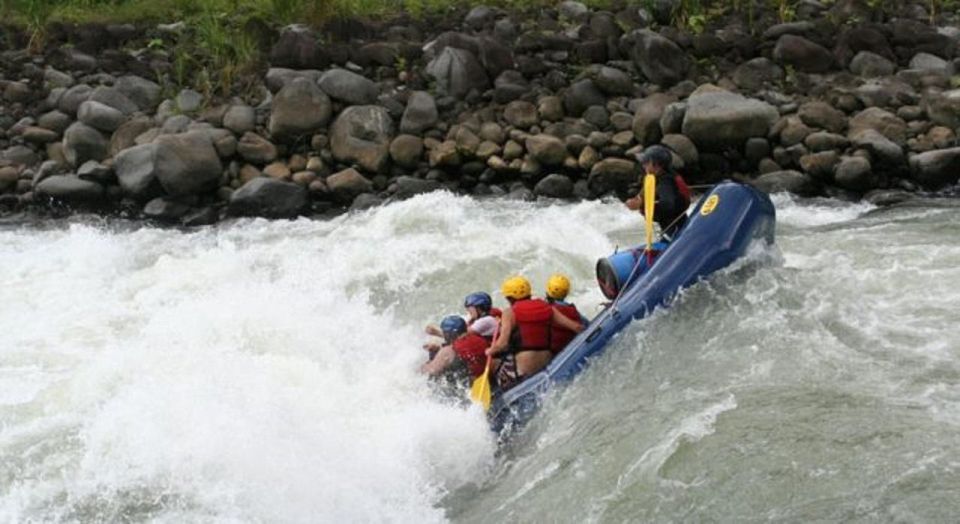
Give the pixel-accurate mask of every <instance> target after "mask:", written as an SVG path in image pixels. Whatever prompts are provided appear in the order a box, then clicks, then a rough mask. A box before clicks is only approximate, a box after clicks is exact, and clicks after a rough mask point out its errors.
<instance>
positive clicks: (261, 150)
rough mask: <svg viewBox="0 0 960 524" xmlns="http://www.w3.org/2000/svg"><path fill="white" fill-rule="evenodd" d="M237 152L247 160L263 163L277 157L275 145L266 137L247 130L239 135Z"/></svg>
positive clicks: (267, 162)
mask: <svg viewBox="0 0 960 524" xmlns="http://www.w3.org/2000/svg"><path fill="white" fill-rule="evenodd" d="M237 153H238V154H239V155H240V157H241V158H243V159H244V160H246V161H247V162H250V163H253V164H259V165H264V164H269V163H270V162H273V161H274V160H276V159H277V146H275V145H273V143H271V142H270V141H269V140H267V139H266V138H263V137H262V136H260V135H258V134H256V133H253V132H251V131H248V132H246V133H244V134H243V136H241V137H240V142H238V143H237Z"/></svg>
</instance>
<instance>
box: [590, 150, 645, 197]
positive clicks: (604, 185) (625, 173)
mask: <svg viewBox="0 0 960 524" xmlns="http://www.w3.org/2000/svg"><path fill="white" fill-rule="evenodd" d="M636 181H637V173H636V168H635V165H634V163H633V162H631V161H629V160H624V159H622V158H605V159H603V160H601V161H599V162H597V163H596V164H594V165H593V168H591V169H590V177H589V178H588V179H587V184H588V185H589V187H590V190H591V191H592V192H593V193H594V194H596V195H603V194H605V193H608V192H610V191H615V192H617V193H618V194H621V195H623V194H625V193H626V192H627V189H628V188H629V187H630V185H631V184H633V183H634V182H636Z"/></svg>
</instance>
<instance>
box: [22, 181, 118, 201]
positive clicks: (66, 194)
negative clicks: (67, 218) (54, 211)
mask: <svg viewBox="0 0 960 524" xmlns="http://www.w3.org/2000/svg"><path fill="white" fill-rule="evenodd" d="M34 193H35V194H36V196H38V197H41V198H49V199H53V200H56V201H59V202H63V203H65V204H67V205H72V206H86V205H94V204H99V203H101V202H102V201H103V197H104V190H103V186H101V185H100V184H98V183H96V182H91V181H89V180H82V179H80V178H77V177H76V176H71V175H53V176H51V177H48V178H45V179H43V180H42V181H40V183H39V184H37V186H36V188H34Z"/></svg>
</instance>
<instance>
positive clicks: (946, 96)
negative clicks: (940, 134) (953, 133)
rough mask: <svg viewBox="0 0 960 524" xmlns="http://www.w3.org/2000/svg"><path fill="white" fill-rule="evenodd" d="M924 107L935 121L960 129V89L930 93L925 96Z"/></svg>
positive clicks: (929, 116) (928, 115)
mask: <svg viewBox="0 0 960 524" xmlns="http://www.w3.org/2000/svg"><path fill="white" fill-rule="evenodd" d="M923 107H924V109H925V110H926V113H927V117H928V118H930V120H932V121H933V122H934V123H937V124H940V125H942V126H946V127H950V128H953V129H960V89H953V90H950V91H944V92H942V93H939V94H930V95H928V96H926V97H925V98H924V100H923Z"/></svg>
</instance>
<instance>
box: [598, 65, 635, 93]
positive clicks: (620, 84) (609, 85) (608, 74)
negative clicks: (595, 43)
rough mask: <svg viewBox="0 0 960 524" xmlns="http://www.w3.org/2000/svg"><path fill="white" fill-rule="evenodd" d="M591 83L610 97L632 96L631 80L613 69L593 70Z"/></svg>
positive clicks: (621, 72)
mask: <svg viewBox="0 0 960 524" xmlns="http://www.w3.org/2000/svg"><path fill="white" fill-rule="evenodd" d="M591 76H592V77H593V83H594V84H596V85H597V87H599V88H600V90H601V91H603V92H604V93H606V94H607V95H610V96H618V95H619V96H629V95H631V94H633V89H634V85H633V79H632V78H630V75H628V74H627V73H625V72H623V71H621V70H620V69H616V68H614V67H607V66H599V67H597V68H595V69H594V70H593V74H592V75H591Z"/></svg>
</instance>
